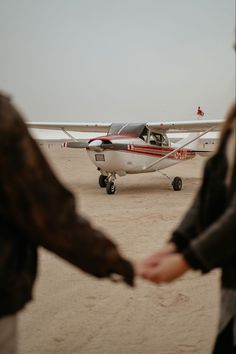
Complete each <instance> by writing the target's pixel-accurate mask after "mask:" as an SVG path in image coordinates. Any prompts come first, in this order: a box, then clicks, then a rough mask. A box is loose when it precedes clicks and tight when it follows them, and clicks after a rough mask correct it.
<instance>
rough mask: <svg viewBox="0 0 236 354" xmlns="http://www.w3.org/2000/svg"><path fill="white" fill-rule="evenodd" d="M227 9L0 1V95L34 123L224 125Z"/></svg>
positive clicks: (196, 3) (176, 2)
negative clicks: (201, 117) (198, 120)
mask: <svg viewBox="0 0 236 354" xmlns="http://www.w3.org/2000/svg"><path fill="white" fill-rule="evenodd" d="M234 34H235V1H234V0H169V1H164V0H119V1H117V0H116V1H115V0H83V1H82V0H40V1H38V0H37V1H36V0H20V1H19V0H0V44H1V46H0V48H1V50H0V89H1V90H4V91H5V92H8V93H10V94H12V96H13V98H14V102H16V103H17V105H18V107H20V109H21V111H22V112H23V113H24V116H25V117H26V118H27V119H28V120H31V121H72V122H73V121H78V122H86V121H90V122H91V121H110V122H112V121H144V122H145V121H159V120H180V119H181V120H186V119H193V117H194V114H195V111H196V108H197V106H198V105H201V106H202V108H203V110H204V111H205V112H206V116H207V117H208V118H223V117H224V114H225V112H226V111H227V108H228V107H229V104H230V103H231V102H232V100H233V99H234V97H235V55H234V51H233V49H232V47H233V43H234Z"/></svg>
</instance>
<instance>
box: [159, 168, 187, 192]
mask: <svg viewBox="0 0 236 354" xmlns="http://www.w3.org/2000/svg"><path fill="white" fill-rule="evenodd" d="M158 172H159V173H160V174H161V175H162V176H164V177H166V178H168V180H169V181H171V185H172V187H173V189H174V191H181V189H182V186H183V182H182V179H181V178H180V177H175V178H174V179H173V180H171V178H170V177H169V176H168V175H167V174H166V173H164V172H161V171H158Z"/></svg>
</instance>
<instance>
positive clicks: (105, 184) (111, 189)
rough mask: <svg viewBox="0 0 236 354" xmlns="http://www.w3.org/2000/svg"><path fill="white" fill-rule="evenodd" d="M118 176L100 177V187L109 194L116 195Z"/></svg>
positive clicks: (113, 174)
mask: <svg viewBox="0 0 236 354" xmlns="http://www.w3.org/2000/svg"><path fill="white" fill-rule="evenodd" d="M115 180H116V174H115V173H112V174H110V175H109V176H104V175H100V176H99V179H98V183H99V186H100V187H101V188H106V192H107V194H115V192H116V185H115Z"/></svg>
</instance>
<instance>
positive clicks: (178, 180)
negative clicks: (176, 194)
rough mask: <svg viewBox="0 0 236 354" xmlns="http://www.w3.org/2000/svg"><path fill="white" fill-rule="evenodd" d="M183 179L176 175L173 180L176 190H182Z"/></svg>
mask: <svg viewBox="0 0 236 354" xmlns="http://www.w3.org/2000/svg"><path fill="white" fill-rule="evenodd" d="M182 185H183V183H182V179H181V178H180V177H175V178H174V179H173V182H172V186H173V189H174V191H181V189H182Z"/></svg>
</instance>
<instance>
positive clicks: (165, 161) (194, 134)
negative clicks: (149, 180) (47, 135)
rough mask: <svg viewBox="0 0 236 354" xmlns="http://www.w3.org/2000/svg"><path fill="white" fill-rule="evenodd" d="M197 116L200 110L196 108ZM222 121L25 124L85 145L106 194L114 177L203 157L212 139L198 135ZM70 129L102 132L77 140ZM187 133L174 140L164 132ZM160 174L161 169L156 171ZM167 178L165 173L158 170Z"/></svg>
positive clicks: (176, 185)
mask: <svg viewBox="0 0 236 354" xmlns="http://www.w3.org/2000/svg"><path fill="white" fill-rule="evenodd" d="M197 115H198V116H203V115H204V113H203V112H202V110H201V109H200V107H198V113H197ZM222 122H223V121H222V120H196V121H182V122H181V121H179V122H178V121H176V122H163V123H161V122H151V123H33V122H32V123H31V122H29V123H27V124H28V127H30V128H37V129H49V130H52V129H53V130H62V131H63V132H64V133H65V134H67V136H68V137H69V138H70V140H69V141H67V142H66V143H64V146H65V147H67V148H77V149H78V148H79V149H81V148H85V149H86V150H87V153H88V156H89V158H90V160H91V161H92V162H93V164H94V165H95V166H96V167H97V170H98V171H99V172H100V175H99V179H98V183H99V186H100V187H101V188H106V192H107V194H114V193H115V192H116V177H117V175H118V176H125V175H126V174H137V173H147V172H155V171H159V172H160V170H163V169H165V168H167V167H170V166H172V165H175V164H177V163H180V162H182V161H186V160H189V159H192V158H194V157H195V156H196V154H199V155H202V156H207V155H209V154H210V153H212V151H213V150H214V149H215V144H214V142H213V143H212V144H209V143H204V144H201V143H200V138H201V137H202V136H204V135H205V134H207V133H208V132H210V131H219V130H220V128H221V126H222ZM72 131H78V132H93V133H95V132H96V133H97V132H98V133H104V132H105V133H106V134H105V135H101V136H99V137H95V138H92V139H89V140H88V141H81V140H78V139H76V138H75V137H73V136H72V135H71V133H69V132H72ZM173 132H182V133H189V134H188V136H187V137H186V138H183V139H181V140H179V141H177V142H176V143H173V142H171V141H170V139H169V137H168V136H167V133H173ZM160 173H161V172H160ZM161 174H162V175H164V176H165V177H167V178H168V179H171V178H170V177H169V176H168V175H166V174H165V173H161ZM171 184H172V187H173V190H174V191H180V190H181V189H182V179H181V178H180V177H179V176H176V177H174V178H173V179H171Z"/></svg>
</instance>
